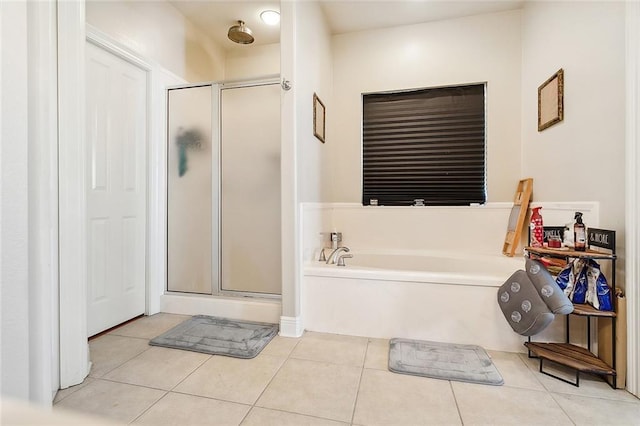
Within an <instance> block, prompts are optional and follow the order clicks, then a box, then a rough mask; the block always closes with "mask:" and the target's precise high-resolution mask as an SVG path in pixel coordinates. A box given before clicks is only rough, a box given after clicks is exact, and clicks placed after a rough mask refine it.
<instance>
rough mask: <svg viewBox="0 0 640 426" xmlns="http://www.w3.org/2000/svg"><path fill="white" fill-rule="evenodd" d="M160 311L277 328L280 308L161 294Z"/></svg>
mask: <svg viewBox="0 0 640 426" xmlns="http://www.w3.org/2000/svg"><path fill="white" fill-rule="evenodd" d="M160 310H161V312H166V313H170V314H182V315H211V316H216V317H223V318H231V319H238V320H244V321H257V322H267V323H271V324H277V323H278V321H279V319H280V315H281V314H282V304H281V303H280V301H279V300H265V299H249V298H239V297H214V296H203V295H177V294H163V295H162V296H160Z"/></svg>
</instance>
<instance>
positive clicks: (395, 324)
mask: <svg viewBox="0 0 640 426" xmlns="http://www.w3.org/2000/svg"><path fill="white" fill-rule="evenodd" d="M536 205H542V206H543V210H542V212H543V216H544V217H545V224H546V223H547V222H548V224H549V225H552V224H553V225H556V224H557V225H562V224H564V223H566V222H567V221H569V220H570V219H571V218H572V217H573V213H574V212H575V211H576V210H577V211H588V212H589V213H588V214H589V216H590V219H589V223H591V224H592V226H596V224H597V223H598V205H597V203H590V202H584V203H536ZM511 207H512V203H489V204H487V205H482V206H468V207H460V206H458V207H429V206H428V207H404V208H403V207H369V206H367V207H363V206H361V205H358V204H344V203H331V204H328V203H327V204H312V203H309V204H305V205H303V206H302V212H301V213H302V214H301V217H302V223H301V237H302V239H301V245H302V247H303V250H302V253H301V257H302V259H301V264H302V265H303V267H302V268H301V271H300V282H301V289H300V294H301V314H302V323H303V326H304V328H305V329H306V330H311V331H321V332H330V333H337V334H346V335H355V336H367V337H377V338H385V339H388V338H392V337H401V338H411V339H421V340H434V341H441V342H450V343H461V344H465V343H466V344H476V345H481V346H483V347H485V348H486V349H493V350H503V351H511V352H524V350H525V348H524V346H523V342H524V338H523V337H522V336H520V335H518V334H516V333H514V332H513V330H512V329H511V328H510V327H509V325H508V324H507V322H506V321H505V320H504V316H503V315H502V313H501V312H500V309H499V307H498V304H497V302H496V292H497V288H498V287H499V286H500V285H501V284H502V283H503V282H504V281H505V280H506V279H507V278H508V277H509V276H510V275H511V274H512V273H513V272H514V271H516V270H517V269H522V268H524V259H523V257H522V254H521V250H519V251H517V252H516V253H517V255H516V257H513V258H509V257H505V256H503V255H502V254H501V253H500V250H501V247H502V244H503V241H504V236H505V232H506V226H507V221H508V218H509V213H510V210H511ZM336 230H338V231H340V232H342V235H343V241H342V245H346V246H348V247H349V248H350V249H351V251H350V252H349V254H353V258H350V259H346V261H345V264H346V266H337V265H327V264H326V263H324V262H318V260H317V259H318V258H319V251H320V248H321V247H323V246H324V247H326V246H328V245H329V244H330V242H329V241H328V239H327V238H326V235H327V232H329V231H330V232H334V231H336ZM524 234H525V235H526V232H525V233H524ZM523 240H524V238H523ZM523 245H524V241H522V242H521V244H520V246H521V247H522V246H523ZM327 255H328V253H327ZM576 335H578V334H576ZM536 338H538V339H540V340H548V341H561V340H562V339H563V338H564V335H563V332H562V321H556V323H554V324H552V326H551V327H549V328H547V329H546V330H545V331H544V332H543V333H541V334H540V335H539V336H536Z"/></svg>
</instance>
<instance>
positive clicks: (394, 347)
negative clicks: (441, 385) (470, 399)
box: [389, 339, 504, 386]
mask: <svg viewBox="0 0 640 426" xmlns="http://www.w3.org/2000/svg"><path fill="white" fill-rule="evenodd" d="M389 370H390V371H393V372H394V373H401V374H411V375H414V376H424V377H431V378H434V379H444V380H457V381H460V382H469V383H480V384H486V385H496V386H499V385H502V384H503V383H504V380H502V376H501V375H500V373H499V372H498V370H497V369H496V367H495V366H494V365H493V362H491V358H489V355H487V352H486V351H485V350H484V349H482V348H481V347H480V346H475V345H456V344H452V343H439V342H425V341H421V340H410V339H391V341H390V342H389Z"/></svg>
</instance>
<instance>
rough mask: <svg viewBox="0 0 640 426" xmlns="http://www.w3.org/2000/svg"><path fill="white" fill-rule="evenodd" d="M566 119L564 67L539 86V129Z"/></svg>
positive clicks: (541, 129)
mask: <svg viewBox="0 0 640 426" xmlns="http://www.w3.org/2000/svg"><path fill="white" fill-rule="evenodd" d="M563 119H564V71H563V70H562V68H561V69H560V70H558V72H556V73H555V74H554V75H552V76H551V77H550V78H549V79H548V80H547V81H545V82H544V83H542V85H540V87H538V131H539V132H541V131H543V130H544V129H546V128H548V127H551V126H553V125H554V124H556V123H559V122H560V121H562V120H563Z"/></svg>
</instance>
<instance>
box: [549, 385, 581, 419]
mask: <svg viewBox="0 0 640 426" xmlns="http://www.w3.org/2000/svg"><path fill="white" fill-rule="evenodd" d="M547 393H548V394H549V396H550V397H551V399H552V400H553V402H555V403H556V404H557V405H558V407H560V410H561V411H562V412H563V413H564V415H565V416H567V418H568V419H569V421H570V422H571V423H573V424H574V425H575V424H576V422H575V421H573V418H572V417H571V416H570V415H569V413H567V412H566V411H565V409H564V407H563V406H562V404H560V402H559V401H558V400H557V399H556V398H555V397H554V396H553V393H551V392H547Z"/></svg>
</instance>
